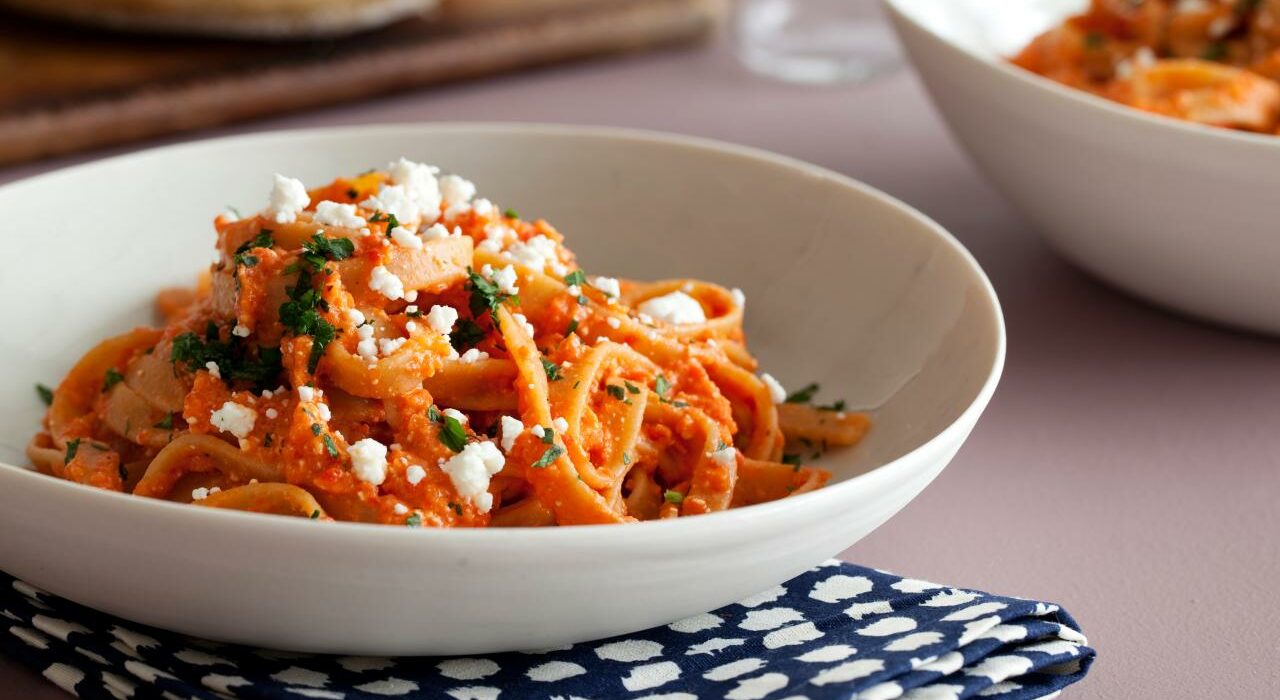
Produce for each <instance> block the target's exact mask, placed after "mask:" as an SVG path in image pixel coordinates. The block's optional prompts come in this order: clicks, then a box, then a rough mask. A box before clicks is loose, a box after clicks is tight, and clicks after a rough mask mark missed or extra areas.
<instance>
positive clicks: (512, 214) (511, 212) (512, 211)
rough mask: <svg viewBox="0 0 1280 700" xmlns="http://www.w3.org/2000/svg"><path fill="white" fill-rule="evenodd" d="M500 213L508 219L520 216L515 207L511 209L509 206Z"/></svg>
mask: <svg viewBox="0 0 1280 700" xmlns="http://www.w3.org/2000/svg"><path fill="white" fill-rule="evenodd" d="M502 215H503V216H505V217H507V218H508V219H519V218H520V212H518V211H516V210H515V209H511V208H509V207H508V208H507V210H506V211H504V212H502Z"/></svg>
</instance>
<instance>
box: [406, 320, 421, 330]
mask: <svg viewBox="0 0 1280 700" xmlns="http://www.w3.org/2000/svg"><path fill="white" fill-rule="evenodd" d="M404 330H405V332H406V333H417V332H418V324H416V323H414V322H413V321H405V322H404Z"/></svg>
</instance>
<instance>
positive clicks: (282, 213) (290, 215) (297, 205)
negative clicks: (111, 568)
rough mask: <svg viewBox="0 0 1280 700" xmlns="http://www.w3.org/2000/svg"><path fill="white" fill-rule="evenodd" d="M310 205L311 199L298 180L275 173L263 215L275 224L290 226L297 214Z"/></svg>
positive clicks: (304, 186) (296, 218)
mask: <svg viewBox="0 0 1280 700" xmlns="http://www.w3.org/2000/svg"><path fill="white" fill-rule="evenodd" d="M310 203H311V197H310V196H308V195H307V186H306V185H304V184H302V182H301V181H300V180H295V179H293V178H291V177H285V176H284V175H281V174H280V173H276V176H275V182H274V184H273V185H272V187H271V196H270V198H269V199H268V200H267V209H266V211H265V212H263V213H265V214H266V215H267V218H269V219H271V220H272V221H275V222H276V223H277V224H291V223H293V222H295V221H297V220H298V212H300V211H302V210H303V209H306V208H307V205H308V204H310Z"/></svg>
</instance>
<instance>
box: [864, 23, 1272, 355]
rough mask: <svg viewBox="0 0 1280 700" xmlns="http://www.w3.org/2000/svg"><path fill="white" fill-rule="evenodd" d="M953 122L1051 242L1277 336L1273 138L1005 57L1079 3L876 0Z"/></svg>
mask: <svg viewBox="0 0 1280 700" xmlns="http://www.w3.org/2000/svg"><path fill="white" fill-rule="evenodd" d="M884 2H885V5H886V6H887V7H888V9H889V14H890V16H891V17H892V19H893V22H894V24H895V26H896V27H897V29H898V34H899V36H900V37H901V39H902V42H903V44H904V45H905V47H906V49H907V51H908V53H909V54H910V56H911V58H912V61H913V62H914V63H915V66H916V68H917V70H918V71H919V72H920V75H921V77H922V78H923V79H924V83H925V85H926V86H927V87H928V89H929V92H930V93H931V94H932V96H933V99H934V102H935V103H936V104H937V106H938V109H939V110H940V111H941V112H942V114H943V116H944V117H945V118H946V120H947V122H948V123H949V124H950V126H951V129H952V130H953V132H954V133H955V135H956V136H957V137H958V138H959V140H960V141H961V143H963V144H964V145H965V146H966V147H967V148H968V150H969V153H970V154H972V156H973V157H974V159H975V160H976V161H977V162H978V164H979V165H980V166H981V167H982V168H983V170H984V171H985V172H986V174H987V175H988V176H989V177H990V178H991V179H992V180H993V181H994V182H995V184H996V185H997V186H998V187H999V188H1000V190H1002V191H1003V192H1004V194H1005V195H1006V196H1007V197H1008V198H1009V199H1010V200H1012V202H1013V203H1014V204H1015V205H1016V206H1017V207H1018V208H1019V209H1020V210H1021V211H1022V213H1023V214H1025V215H1026V217H1027V218H1028V219H1029V220H1030V222H1031V223H1032V224H1033V225H1034V227H1035V228H1036V229H1038V230H1039V231H1040V232H1041V233H1042V234H1043V235H1044V236H1045V237H1046V238H1047V239H1048V240H1049V242H1050V244H1052V245H1053V246H1054V247H1055V248H1056V249H1057V250H1058V251H1060V252H1061V253H1062V254H1063V255H1065V256H1066V257H1067V258H1069V259H1071V260H1073V261H1074V262H1075V263H1077V264H1079V265H1080V266H1081V267H1083V268H1085V269H1086V270H1089V271H1091V272H1092V273H1094V274H1096V275H1098V276H1099V277H1101V278H1103V279H1105V280H1107V281H1109V282H1111V283H1112V284H1114V285H1116V286H1118V287H1120V288H1122V289H1125V290H1128V291H1129V292H1132V293H1134V294H1137V295H1139V296H1141V297H1145V298H1147V299H1149V300H1151V301H1155V302H1157V303H1160V304H1163V305H1166V306H1169V307H1172V308H1174V309H1178V310H1181V311H1183V312H1186V313H1189V314H1192V315H1195V316H1198V317H1203V318H1207V319H1213V320H1217V321H1219V322H1222V323H1226V324H1230V325H1234V326H1240V327H1245V328H1251V329H1255V330H1259V331H1264V332H1268V333H1280V303H1277V302H1278V301H1280V274H1276V270H1277V269H1278V268H1280V187H1278V186H1277V184H1276V174H1277V173H1280V137H1276V136H1265V135H1254V134H1247V133H1242V132H1233V131H1228V130H1225V129H1215V128H1210V127H1204V126H1198V125H1195V124H1191V123H1187V122H1181V121H1177V120H1174V119H1168V118H1164V117H1159V116H1155V115H1150V114H1147V113H1144V112H1140V111H1138V110H1135V109H1130V108H1128V107H1125V106H1123V105H1119V104H1116V103H1113V102H1109V101H1107V100H1103V99H1101V98H1097V97H1093V96H1092V95H1089V94H1087V93H1084V92H1081V91H1078V90H1073V89H1071V88H1067V87H1064V86H1062V85H1059V84H1057V83H1054V82H1052V81H1050V80H1047V79H1045V78H1042V77H1040V76H1037V75H1034V74H1032V73H1030V72H1027V71H1024V70H1022V69H1020V68H1017V67H1016V66H1013V65H1011V64H1008V63H1007V62H1006V61H1005V60H1003V59H1004V57H1007V56H1011V55H1013V54H1015V53H1016V52H1017V51H1018V50H1019V49H1021V48H1022V47H1023V46H1024V45H1025V44H1026V43H1027V42H1029V41H1030V40H1031V39H1032V38H1033V37H1035V36H1036V35H1037V34H1039V33H1040V32H1041V31H1043V30H1045V29H1047V28H1049V27H1050V26H1052V25H1054V24H1056V23H1057V22H1059V21H1061V20H1062V19H1063V18H1065V17H1067V16H1068V15H1070V14H1073V13H1076V12H1079V11H1080V10H1082V9H1083V8H1084V7H1085V6H1086V5H1087V0H1018V2H992V1H991V0H884Z"/></svg>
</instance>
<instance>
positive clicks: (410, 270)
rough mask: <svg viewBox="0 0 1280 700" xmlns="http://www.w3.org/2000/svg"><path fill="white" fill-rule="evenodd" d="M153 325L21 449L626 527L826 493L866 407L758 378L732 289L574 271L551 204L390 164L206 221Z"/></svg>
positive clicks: (289, 509) (244, 505)
mask: <svg viewBox="0 0 1280 700" xmlns="http://www.w3.org/2000/svg"><path fill="white" fill-rule="evenodd" d="M214 226H215V228H216V230H217V240H218V242H217V247H218V252H219V255H218V260H217V262H216V263H214V265H213V266H212V267H211V269H210V270H209V272H208V274H207V275H205V276H203V277H202V278H201V280H200V282H199V283H198V284H197V285H196V286H195V287H194V288H192V289H173V290H164V291H162V292H160V294H159V296H158V297H157V301H156V307H157V312H158V314H159V315H160V316H161V317H162V319H163V321H164V325H163V327H162V328H159V329H152V328H139V329H136V330H133V331H129V332H128V333H125V334H122V335H119V336H117V337H114V338H109V339H107V340H105V341H103V342H101V343H99V344H98V345H97V346H96V347H94V348H93V349H91V350H90V351H89V352H88V353H87V354H86V355H85V356H84V357H83V358H82V359H81V360H80V361H79V362H78V363H76V365H75V366H74V367H73V368H72V369H71V371H70V372H69V373H68V374H67V376H66V378H65V379H64V380H63V381H62V383H61V384H60V385H59V386H58V387H57V389H56V390H55V391H53V392H52V401H51V404H50V407H49V410H48V413H47V414H46V417H45V421H44V427H45V429H44V431H42V432H40V433H39V434H37V435H36V436H35V437H34V438H33V440H32V441H31V444H30V446H29V448H28V456H29V458H30V459H31V461H32V463H33V464H34V465H35V466H36V467H37V468H38V469H39V470H40V471H43V472H45V473H47V474H50V475H53V476H56V477H59V478H64V479H69V480H72V481H76V482H79V483H83V484H89V485H92V486H96V487H99V488H103V489H109V490H114V491H123V492H127V493H132V494H133V495H136V496H140V497H147V498H157V499H166V500H170V501H177V502H182V503H193V504H196V505H198V506H203V507H213V508H226V509H235V510H246V511H253V512H260V513H272V514H277V515H288V516H296V517H305V518H314V519H325V520H330V519H332V520H345V521H357V522H369V523H383V524H400V525H409V526H424V527H484V526H506V527H517V526H524V527H529V526H546V525H577V524H603V523H623V522H634V521H638V520H652V519H658V518H675V517H682V516H692V515H699V514H703V513H711V512H715V511H721V510H725V509H728V508H731V507H735V506H744V505H750V504H754V503H761V502H765V501H772V500H777V499H780V498H786V497H788V496H791V495H793V494H796V493H803V492H805V491H810V490H813V489H816V488H819V487H821V486H822V485H823V484H825V483H826V481H827V480H828V478H829V474H828V473H827V472H826V471H824V470H821V469H818V468H814V467H810V466H804V465H802V464H801V462H802V461H805V460H808V459H810V458H812V457H814V456H816V455H817V454H818V453H819V452H821V451H822V450H823V449H826V448H827V447H829V446H847V445H853V444H856V443H857V442H858V441H859V440H861V439H862V437H863V435H864V434H865V433H866V431H867V428H868V425H869V422H868V419H867V417H866V416H865V415H863V414H858V413H846V412H845V411H844V410H843V405H842V404H837V405H833V406H828V407H816V406H813V405H810V399H812V395H813V391H814V389H813V387H807V388H806V389H804V390H802V391H801V392H798V394H797V395H796V396H793V397H790V402H788V399H787V397H786V396H785V392H783V390H782V389H781V387H780V386H779V385H778V384H777V382H776V381H774V380H773V379H772V378H771V377H769V376H768V375H762V376H757V374H756V370H757V363H756V361H755V359H754V358H753V357H752V356H751V355H750V354H749V353H748V351H747V348H746V345H745V338H744V336H743V332H742V319H743V305H744V301H743V296H742V294H741V292H738V291H737V290H728V289H725V288H723V287H719V286H717V285H714V284H710V283H707V282H700V281H695V280H667V281H659V282H649V283H642V282H632V281H619V280H615V279H611V278H604V277H588V276H587V275H586V274H585V272H584V271H583V270H582V269H581V268H579V267H578V266H577V264H576V263H575V261H574V257H573V254H572V253H571V252H570V251H569V250H568V249H566V248H565V247H564V245H563V237H562V236H561V234H560V233H559V232H558V231H557V230H556V229H555V228H553V227H552V226H551V225H550V224H549V223H547V222H545V221H542V220H537V221H526V220H524V219H521V218H520V217H519V216H518V215H517V214H516V213H515V212H513V211H510V210H508V211H506V212H501V213H500V212H499V211H498V209H497V208H496V207H495V206H494V205H493V204H492V203H491V202H489V201H488V200H484V199H477V198H476V197H475V187H474V185H472V184H471V183H470V182H468V181H466V180H464V179H462V178H460V177H458V176H455V175H444V176H441V175H439V173H438V171H437V170H436V169H435V168H433V167H431V166H427V165H424V164H421V163H413V162H410V161H407V160H404V159H401V160H400V161H397V162H395V163H392V164H390V165H389V166H388V167H387V168H386V169H385V170H383V171H371V172H368V173H365V174H362V175H359V176H357V177H353V178H339V179H337V180H335V181H334V182H333V183H331V184H329V185H326V186H324V187H321V188H318V189H313V190H310V191H308V190H306V189H305V187H304V186H303V185H302V183H300V182H298V181H297V180H293V179H291V178H286V177H283V176H279V175H277V176H276V180H275V187H274V188H273V190H272V192H271V196H270V200H269V204H268V206H267V207H266V208H265V209H264V210H263V211H261V212H260V213H258V214H256V215H254V216H250V217H244V218H241V217H239V216H238V215H234V214H231V213H226V214H222V215H220V216H218V217H217V218H216V219H215V221H214Z"/></svg>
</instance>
